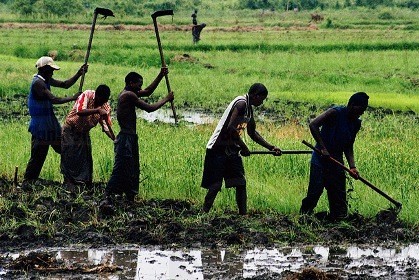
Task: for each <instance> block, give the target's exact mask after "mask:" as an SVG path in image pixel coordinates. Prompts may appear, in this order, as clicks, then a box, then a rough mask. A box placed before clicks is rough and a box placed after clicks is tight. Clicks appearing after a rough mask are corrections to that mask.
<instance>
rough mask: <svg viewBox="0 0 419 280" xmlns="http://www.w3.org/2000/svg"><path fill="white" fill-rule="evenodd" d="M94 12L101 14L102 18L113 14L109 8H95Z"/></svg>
mask: <svg viewBox="0 0 419 280" xmlns="http://www.w3.org/2000/svg"><path fill="white" fill-rule="evenodd" d="M95 14H98V15H102V16H103V17H104V18H106V17H114V16H115V15H114V14H113V12H112V11H111V10H109V9H105V8H96V9H95Z"/></svg>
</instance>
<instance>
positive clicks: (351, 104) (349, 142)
mask: <svg viewBox="0 0 419 280" xmlns="http://www.w3.org/2000/svg"><path fill="white" fill-rule="evenodd" d="M368 99H369V97H368V95H367V94H366V93H365V92H357V93H355V94H353V95H352V96H351V97H350V98H349V101H348V105H347V106H337V107H333V108H330V109H328V110H326V111H325V112H323V113H322V114H320V115H319V116H318V117H316V118H315V119H314V120H312V121H311V122H310V125H309V127H310V131H311V134H312V135H313V138H314V139H315V140H316V142H317V143H316V147H317V148H318V149H319V150H320V151H321V153H322V154H321V155H319V154H318V153H315V152H314V153H313V155H312V158H311V167H310V182H309V185H308V191H307V196H306V197H305V198H304V199H303V201H302V204H301V209H300V213H301V214H312V213H313V210H314V208H315V207H316V205H317V202H318V201H319V198H320V196H321V194H322V192H323V188H326V190H327V196H328V200H329V211H330V213H329V217H328V218H329V219H330V220H332V221H338V220H341V219H343V218H345V217H346V216H347V214H348V205H347V201H346V187H345V183H346V177H345V174H344V170H343V169H342V168H341V167H339V166H338V165H337V164H335V163H333V162H332V161H331V160H329V159H328V157H329V156H330V157H333V158H334V159H336V160H338V161H339V162H341V163H342V164H343V154H345V157H346V160H347V161H348V164H349V168H350V171H351V172H350V175H351V176H352V177H353V178H355V179H357V178H358V176H359V173H358V170H357V169H356V166H355V159H354V146H353V145H354V141H355V137H356V135H357V133H358V131H359V129H360V128H361V120H360V119H359V117H360V116H361V115H362V114H363V113H364V111H365V110H366V109H367V106H368Z"/></svg>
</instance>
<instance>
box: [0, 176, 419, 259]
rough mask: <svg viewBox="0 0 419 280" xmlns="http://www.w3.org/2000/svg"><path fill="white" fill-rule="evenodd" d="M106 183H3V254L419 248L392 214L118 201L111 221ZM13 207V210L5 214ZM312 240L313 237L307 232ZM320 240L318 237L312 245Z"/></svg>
mask: <svg viewBox="0 0 419 280" xmlns="http://www.w3.org/2000/svg"><path fill="white" fill-rule="evenodd" d="M104 188H105V184H104V183H96V184H95V185H94V186H93V187H92V188H91V189H89V190H83V189H80V192H77V193H72V192H69V191H67V190H65V189H64V188H63V187H62V185H61V183H59V182H52V181H42V180H40V181H38V182H37V183H36V184H34V185H32V190H31V191H23V190H21V189H19V188H15V187H14V186H13V182H12V181H10V180H9V179H7V178H2V179H0V197H1V199H2V202H3V205H4V206H2V207H0V215H1V216H2V217H4V221H7V220H9V221H13V222H14V226H6V227H5V226H4V225H3V226H2V227H1V228H2V229H5V228H8V229H9V230H7V231H5V230H4V231H3V232H0V252H7V251H11V250H19V249H20V250H23V249H29V248H38V247H46V246H54V247H60V246H69V245H71V244H86V245H88V246H106V245H116V244H124V243H135V244H141V245H163V246H170V247H173V246H175V247H176V246H179V247H193V246H195V247H198V248H199V247H201V246H204V247H209V248H218V247H219V246H241V247H243V246H244V247H247V246H250V247H253V246H260V245H262V246H273V245H275V244H281V243H286V244H304V243H307V241H310V242H322V243H323V244H334V243H337V244H342V243H356V244H374V243H382V242H396V241H397V242H402V243H403V242H419V237H418V235H417V232H418V228H417V227H415V226H411V225H407V224H405V223H404V222H403V221H401V220H399V219H398V217H397V212H395V211H394V210H392V209H389V210H386V211H381V212H379V213H377V215H376V216H375V217H371V218H368V217H363V216H362V215H359V214H357V213H352V214H351V215H350V216H349V217H348V219H347V220H345V221H344V222H340V223H336V222H330V221H327V220H321V219H318V218H317V217H316V216H307V217H298V216H287V215H283V214H281V213H276V212H272V213H270V214H267V213H264V212H258V211H252V212H250V213H249V215H248V216H245V217H243V216H238V215H237V214H236V213H235V212H225V213H224V214H223V215H222V216H216V215H215V214H211V213H210V214H203V213H201V205H196V204H193V203H191V202H189V201H181V200H171V199H164V200H154V199H153V200H141V199H138V200H137V201H135V202H134V203H131V204H130V203H127V202H125V201H124V200H121V201H117V202H116V206H115V211H114V212H113V213H110V214H109V213H101V212H100V211H99V207H98V204H99V202H100V200H101V198H102V196H103V190H104ZM6 205H7V207H6ZM308 230H309V231H310V232H307V231H308ZM313 236H315V237H313Z"/></svg>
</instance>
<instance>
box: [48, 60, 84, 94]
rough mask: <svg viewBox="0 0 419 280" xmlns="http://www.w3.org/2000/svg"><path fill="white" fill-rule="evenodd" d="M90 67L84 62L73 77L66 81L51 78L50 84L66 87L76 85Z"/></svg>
mask: <svg viewBox="0 0 419 280" xmlns="http://www.w3.org/2000/svg"><path fill="white" fill-rule="evenodd" d="M88 67H89V66H88V65H87V64H83V65H82V66H81V67H80V69H79V70H78V71H77V72H76V74H74V76H73V77H71V78H70V79H68V80H65V81H59V80H55V79H54V78H51V80H50V84H51V86H54V87H59V88H65V89H67V88H70V87H71V86H72V85H74V84H75V83H76V82H77V80H78V79H79V78H80V77H81V76H82V75H83V73H86V72H87V69H88Z"/></svg>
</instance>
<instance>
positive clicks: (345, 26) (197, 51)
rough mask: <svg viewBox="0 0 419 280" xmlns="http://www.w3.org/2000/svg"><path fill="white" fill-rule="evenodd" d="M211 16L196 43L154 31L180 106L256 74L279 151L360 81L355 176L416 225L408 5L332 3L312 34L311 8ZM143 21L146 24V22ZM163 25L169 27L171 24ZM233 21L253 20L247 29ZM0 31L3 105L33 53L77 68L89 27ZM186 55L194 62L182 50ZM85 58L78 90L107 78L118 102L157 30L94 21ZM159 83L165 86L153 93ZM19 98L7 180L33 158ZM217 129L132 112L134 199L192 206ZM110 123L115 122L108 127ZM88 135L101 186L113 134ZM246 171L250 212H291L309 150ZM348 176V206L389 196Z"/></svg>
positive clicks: (301, 189) (153, 57) (370, 207)
mask: <svg viewBox="0 0 419 280" xmlns="http://www.w3.org/2000/svg"><path fill="white" fill-rule="evenodd" d="M370 12H371V11H370ZM209 14H210V15H211V17H209V18H205V16H204V13H202V18H201V20H202V22H206V23H207V24H208V27H207V28H206V29H204V31H203V32H202V34H201V38H202V41H201V42H200V43H199V44H198V45H195V46H194V45H192V42H191V41H192V40H191V34H190V31H189V30H188V29H184V30H182V29H181V30H178V31H173V30H161V39H162V44H163V50H164V54H165V58H166V61H167V63H168V65H169V69H170V74H169V77H170V83H171V86H172V89H173V90H174V91H175V96H176V99H175V104H176V106H177V107H178V108H188V109H190V110H205V111H206V112H210V113H214V114H215V115H216V116H219V114H220V113H221V111H222V110H223V109H224V108H225V106H226V105H227V103H228V102H229V101H230V100H231V99H233V98H234V97H235V96H236V95H238V94H242V93H245V92H246V91H247V90H248V88H249V86H250V85H251V84H252V83H254V82H262V83H264V84H265V85H266V86H267V87H268V89H269V97H268V100H267V102H266V103H265V104H264V105H263V106H262V108H259V109H258V110H257V111H258V112H263V113H269V114H270V116H275V117H276V118H277V119H280V120H284V121H285V122H270V121H266V122H260V123H259V124H258V128H259V129H260V130H261V134H262V135H264V136H265V137H266V139H267V140H268V141H270V142H272V143H275V144H277V145H278V146H280V147H281V148H283V149H304V148H305V146H303V145H302V144H301V140H302V139H306V140H308V141H310V142H312V137H311V136H310V134H309V131H308V128H307V121H308V119H310V117H312V116H314V115H316V114H318V113H319V112H321V111H322V110H323V109H325V108H326V107H328V106H330V105H332V104H345V103H346V102H347V100H348V98H349V96H350V95H351V94H352V93H353V92H355V91H365V92H367V93H368V94H369V95H370V97H371V98H370V105H371V107H372V109H371V110H370V111H369V112H367V113H366V114H365V116H364V120H365V121H364V125H363V129H362V131H361V132H360V134H359V136H358V140H357V142H356V145H355V153H356V161H357V166H358V168H359V170H360V172H361V175H362V176H363V177H365V178H366V179H367V180H369V181H370V182H372V183H373V184H375V185H376V186H377V187H378V188H380V189H382V190H383V191H384V192H386V193H388V194H389V195H390V196H391V197H393V198H394V199H396V200H398V201H400V202H401V203H402V204H403V210H402V212H401V214H400V217H401V218H402V219H403V220H405V221H407V222H409V223H412V224H416V225H417V224H419V220H418V217H417V215H416V212H417V209H418V206H419V205H418V201H419V197H418V192H417V186H418V185H419V184H418V183H419V181H418V180H419V176H418V175H419V174H418V169H417V159H416V157H415V156H414V151H415V150H416V148H417V144H418V136H417V135H419V131H418V127H419V126H418V119H417V113H418V111H419V95H418V85H419V69H418V67H417V65H419V45H418V44H419V40H418V38H419V37H418V29H417V28H416V27H415V26H417V22H418V16H417V14H412V13H410V12H407V11H405V13H401V14H399V15H398V16H397V17H396V18H395V19H393V20H391V21H380V20H378V19H377V15H378V11H377V12H376V11H372V12H371V14H370V15H369V16H368V15H367V13H366V11H363V10H356V11H353V13H350V12H348V11H347V13H346V14H345V13H344V12H342V13H334V14H333V15H327V17H329V16H330V17H331V19H332V22H333V24H335V25H339V26H338V27H339V28H340V29H339V28H338V29H336V28H325V26H324V25H323V24H324V23H322V24H320V25H319V27H320V29H319V30H308V29H307V28H306V27H307V18H306V17H307V16H308V13H298V14H293V13H277V14H269V13H267V14H265V15H263V16H260V17H259V18H250V17H249V12H243V11H238V12H235V13H234V15H233V16H230V17H221V15H217V14H215V13H212V14H211V13H209ZM230 15H231V14H230ZM246 15H247V16H246ZM253 15H254V13H253ZM348 15H351V16H350V17H349V16H348ZM182 17H183V19H181V20H179V21H175V22H174V23H173V25H176V24H182V23H183V24H189V21H190V18H189V17H190V14H187V13H186V12H185V14H183V16H182ZM175 18H176V20H178V18H177V17H175ZM185 18H186V19H187V20H186V19H185ZM8 19H9V18H8ZM207 19H208V20H207ZM116 20H119V19H116ZM110 21H111V19H109V22H110ZM127 21H129V19H127ZM139 21H143V23H144V24H150V19H145V18H143V19H139ZM116 22H117V21H116ZM116 22H115V23H116ZM409 22H410V23H409ZM132 23H135V22H134V21H133V22H132ZM163 23H164V24H166V25H168V24H172V23H170V22H169V21H168V20H167V21H164V22H163ZM86 24H89V21H87V20H86ZM110 24H112V23H110ZM238 26H239V27H243V26H247V27H248V28H249V27H252V28H254V30H253V31H251V32H247V31H243V30H240V28H237V27H238ZM98 27H100V25H99V26H98ZM262 27H263V28H262ZM0 36H1V37H2V40H1V41H0V75H1V77H2V79H0V98H1V101H4V100H6V99H7V100H10V99H11V100H14V99H16V98H15V97H13V96H15V95H16V94H18V95H20V96H22V95H27V92H28V88H29V85H30V82H31V79H32V75H33V74H35V73H36V69H35V67H34V65H35V62H36V60H37V59H38V57H39V56H41V55H46V54H47V53H48V52H49V51H58V57H57V59H56V61H57V63H58V65H60V66H61V67H62V69H61V70H60V71H57V72H55V75H54V77H55V78H57V79H66V78H68V77H70V76H71V75H72V74H74V73H75V72H76V71H77V69H78V68H79V67H80V65H81V64H82V62H83V59H84V54H85V49H86V47H87V42H88V36H89V28H88V26H87V27H85V29H83V30H78V29H71V28H67V27H66V26H64V27H63V28H62V27H58V26H56V25H55V26H52V27H50V28H45V29H36V28H35V29H31V28H27V27H24V28H19V29H13V28H1V29H0ZM185 53H187V54H189V55H190V59H189V60H187V61H181V60H179V57H181V56H182V55H183V54H185ZM89 64H90V67H89V72H88V73H87V75H86V80H85V86H84V89H87V88H95V87H96V86H97V85H98V84H100V83H106V84H108V85H109V86H110V87H111V90H112V97H111V103H112V107H113V108H114V109H115V106H116V103H115V102H116V98H117V94H118V93H119V92H120V90H121V89H122V88H123V86H124V85H123V80H124V77H125V75H126V74H127V73H128V72H130V71H133V70H134V71H138V72H140V73H141V74H143V76H144V78H145V85H148V84H149V83H150V82H151V81H152V80H153V79H154V77H155V76H156V75H157V73H158V71H159V68H160V58H159V52H158V49H157V43H156V39H155V35H154V32H153V30H152V29H148V30H143V31H129V30H116V29H115V30H114V29H110V30H104V29H103V28H98V30H96V31H95V37H94V40H93V47H92V51H91V55H90V59H89ZM77 88H78V86H77V85H75V86H73V88H71V89H70V90H63V89H53V92H54V93H56V94H57V95H59V96H64V95H70V94H74V93H75V91H76V90H77ZM165 93H166V89H165V85H164V82H162V84H161V85H160V86H159V88H158V89H157V90H156V92H155V94H154V95H153V97H151V98H150V100H151V101H154V100H157V99H159V98H161V97H162V96H163V95H164V94H165ZM17 100H18V101H17V102H12V103H10V102H0V107H1V108H0V112H2V117H3V118H4V120H2V122H1V123H0V159H2V160H1V162H0V174H1V175H4V176H7V177H8V178H12V176H13V172H14V168H15V166H19V178H20V179H22V176H23V172H24V169H25V167H26V164H27V160H28V159H29V154H30V134H29V133H28V132H27V122H28V116H27V109H26V108H25V102H24V101H22V100H24V99H23V98H21V97H20V98H18V99H17ZM2 106H8V107H7V108H5V107H2ZM9 106H10V107H9ZM70 108H71V104H66V105H61V106H56V109H57V114H58V115H59V116H60V121H61V122H62V118H63V116H65V114H66V113H67V112H68V111H69V110H70ZM377 108H382V109H380V110H376V109H377ZM396 111H402V112H401V113H399V112H396ZM4 112H6V113H4ZM7 112H17V113H18V116H17V115H16V116H15V115H13V116H8V115H7ZM384 112H386V114H384ZM406 112H408V113H406ZM389 113H394V114H389ZM5 115H6V116H5ZM214 126H215V124H210V125H198V126H193V127H190V126H187V125H184V124H181V125H180V126H179V127H175V126H172V125H169V124H163V123H147V122H145V121H141V120H139V123H138V127H139V128H138V132H139V138H140V140H139V143H140V153H141V170H142V172H141V180H143V181H142V183H141V186H140V196H141V197H143V198H147V199H149V198H176V199H189V200H191V201H193V202H195V203H197V204H200V203H202V200H203V197H204V195H205V190H203V189H202V188H200V180H201V173H202V162H203V157H204V153H205V144H206V142H207V140H208V138H209V136H210V135H211V132H212V130H213V129H214ZM115 131H116V132H118V131H119V128H118V126H117V124H115ZM92 141H93V155H94V179H95V180H96V181H103V182H106V181H107V180H108V179H109V176H110V173H111V170H112V165H113V157H114V155H113V144H112V142H111V141H110V140H109V139H108V138H107V137H106V136H105V135H104V134H102V133H101V132H100V129H99V128H95V129H93V131H92ZM247 141H250V140H249V139H247ZM249 145H250V146H251V148H252V149H260V148H259V147H256V146H254V145H253V144H251V143H249ZM4 159H6V160H4ZM261 167H263V168H261ZM245 168H246V173H247V178H248V185H249V188H248V189H249V191H248V192H249V208H250V209H261V210H264V211H270V210H277V211H280V212H282V213H297V212H298V208H299V206H300V202H301V199H302V198H303V197H304V195H305V192H306V189H307V184H308V172H309V156H307V155H299V156H295V155H284V156H282V157H277V158H275V157H271V156H252V157H250V158H246V159H245ZM41 177H42V178H45V179H51V180H57V181H60V180H62V177H61V174H60V173H59V156H58V155H57V154H55V153H54V152H53V151H50V153H49V155H48V157H47V161H46V163H45V165H44V168H43V170H42V173H41ZM348 186H350V185H348ZM353 186H354V188H355V192H353V193H352V194H351V196H352V198H351V199H350V204H351V211H359V212H360V213H361V214H363V215H366V216H373V215H374V214H375V213H377V212H378V211H379V210H381V209H383V208H387V207H388V206H389V204H390V203H389V202H388V201H386V200H385V199H384V198H383V197H381V196H380V195H379V194H377V193H375V192H373V191H372V190H370V189H369V188H368V187H367V186H365V185H363V184H362V183H360V182H358V181H354V182H353ZM235 208H236V206H235V202H234V191H231V190H223V191H222V192H221V194H220V195H219V197H218V198H217V200H216V203H215V209H216V211H224V210H226V209H235ZM325 209H327V200H326V199H325V198H324V197H323V198H322V199H321V201H320V203H319V207H318V210H319V211H321V210H325Z"/></svg>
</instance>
